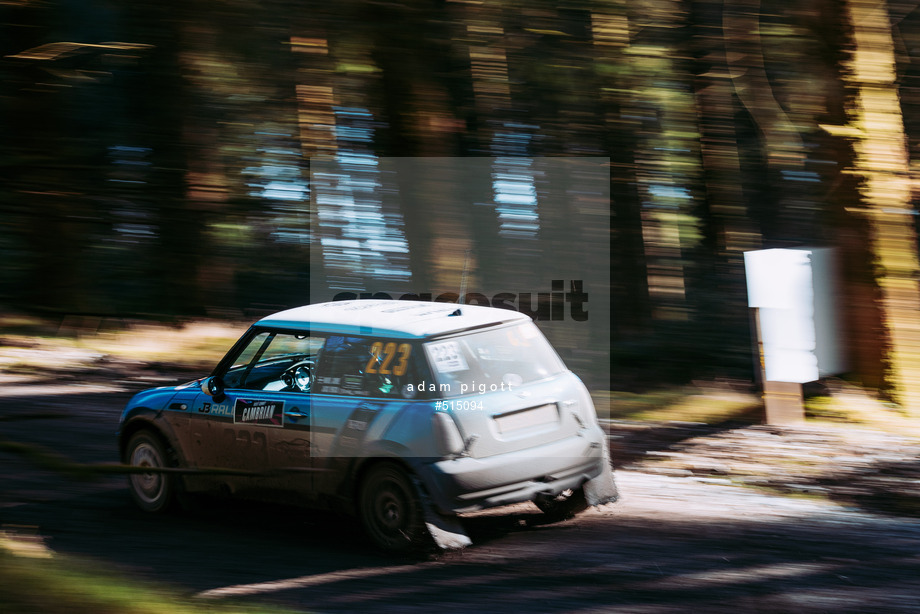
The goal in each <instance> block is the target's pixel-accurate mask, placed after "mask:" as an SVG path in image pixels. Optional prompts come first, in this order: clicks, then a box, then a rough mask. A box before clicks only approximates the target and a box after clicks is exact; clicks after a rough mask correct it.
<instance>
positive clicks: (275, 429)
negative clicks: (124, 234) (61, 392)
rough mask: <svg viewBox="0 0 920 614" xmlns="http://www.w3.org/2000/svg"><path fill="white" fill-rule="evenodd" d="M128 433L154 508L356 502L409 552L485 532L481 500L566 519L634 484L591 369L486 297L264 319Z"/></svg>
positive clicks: (377, 535)
mask: <svg viewBox="0 0 920 614" xmlns="http://www.w3.org/2000/svg"><path fill="white" fill-rule="evenodd" d="M118 440H119V447H120V453H121V458H122V459H123V462H124V463H125V464H126V465H133V466H134V467H135V469H134V472H132V473H130V474H129V480H128V481H129V487H130V491H131V494H132V496H133V498H134V500H135V502H136V503H137V505H139V506H140V507H141V508H142V509H144V510H147V511H150V512H160V511H163V510H165V509H167V508H168V507H170V506H171V504H172V503H173V502H174V501H175V500H176V499H177V496H178V495H183V496H184V495H186V494H189V493H196V492H210V493H223V494H233V495H238V496H243V497H251V498H258V499H262V500H270V501H279V502H285V503H296V504H301V505H306V506H312V507H319V508H327V509H340V510H345V511H347V512H350V513H352V514H354V515H356V516H358V517H359V518H360V520H361V522H362V524H363V526H364V528H365V530H366V532H367V534H368V535H369V536H370V538H371V539H372V540H373V541H374V542H375V543H376V544H377V545H379V546H380V547H382V548H385V549H387V550H393V551H400V550H407V549H410V548H414V547H416V546H418V545H419V544H422V543H425V542H428V543H431V541H432V538H434V542H435V543H437V544H438V545H440V546H442V547H445V548H446V547H459V546H464V545H467V544H469V538H468V537H467V536H466V535H465V534H464V533H463V530H462V526H461V525H460V523H458V522H457V521H456V518H457V516H458V515H459V514H463V513H465V512H471V511H476V510H481V509H484V508H489V507H495V506H501V505H507V504H512V503H519V502H523V501H533V502H534V503H535V504H536V505H537V506H538V507H539V508H540V509H541V510H543V512H544V513H545V514H546V515H547V516H548V519H550V520H558V519H563V518H567V517H570V516H572V515H573V514H575V513H577V512H579V511H581V510H583V509H585V508H586V507H588V506H589V505H599V504H602V503H608V502H612V501H614V500H616V497H617V493H616V486H615V483H614V480H613V474H612V471H611V468H610V461H609V456H608V452H607V440H606V437H605V434H604V432H603V431H602V430H601V428H600V427H599V425H598V422H597V417H596V414H595V410H594V406H593V404H592V402H591V397H590V396H589V394H588V391H587V390H586V389H585V387H584V385H583V384H582V382H581V380H580V379H579V378H578V377H577V376H576V375H575V374H573V373H572V372H571V371H569V370H568V369H567V368H566V366H565V365H564V364H563V362H562V360H561V359H560V358H559V356H558V355H557V354H556V352H555V351H554V350H553V348H552V346H551V345H550V344H549V342H548V341H547V340H546V338H545V337H544V336H543V334H542V333H541V332H540V330H539V329H538V328H537V326H536V325H535V324H534V323H533V322H532V321H531V320H530V318H529V317H527V316H526V315H523V314H520V313H517V312H515V311H510V310H507V309H495V308H490V307H480V306H473V305H456V304H446V303H425V302H415V301H397V300H352V301H339V302H331V303H322V304H317V305H309V306H305V307H299V308H295V309H290V310H287V311H282V312H280V313H276V314H274V315H271V316H268V317H265V318H263V319H261V320H259V321H258V322H256V323H255V324H253V325H252V326H251V327H250V328H249V330H248V331H247V332H246V333H245V334H244V335H243V336H242V337H241V338H240V340H239V341H238V342H237V343H236V344H235V345H234V346H233V347H232V348H231V349H230V350H229V352H228V353H227V355H226V356H225V357H224V358H223V360H221V361H220V362H219V363H218V364H217V366H216V367H215V369H214V371H213V372H212V373H211V375H210V376H209V377H206V378H203V379H201V380H197V381H194V382H189V383H187V384H183V385H180V386H175V387H163V388H154V389H152V390H147V391H144V392H141V393H139V394H137V395H135V396H134V398H132V399H131V400H130V401H129V403H128V405H127V407H126V408H125V410H124V412H123V414H122V416H121V421H120V428H119V432H118ZM137 468H142V469H145V471H141V470H139V469H137Z"/></svg>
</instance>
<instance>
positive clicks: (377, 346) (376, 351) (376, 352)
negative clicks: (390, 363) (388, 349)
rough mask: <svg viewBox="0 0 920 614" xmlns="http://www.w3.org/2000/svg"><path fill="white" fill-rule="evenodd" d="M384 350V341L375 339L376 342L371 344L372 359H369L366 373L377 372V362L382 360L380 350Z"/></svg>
mask: <svg viewBox="0 0 920 614" xmlns="http://www.w3.org/2000/svg"><path fill="white" fill-rule="evenodd" d="M382 351H383V342H382V341H374V344H373V345H372V346H371V359H370V360H368V361H367V366H366V367H364V372H365V373H377V364H378V363H379V362H380V352H382Z"/></svg>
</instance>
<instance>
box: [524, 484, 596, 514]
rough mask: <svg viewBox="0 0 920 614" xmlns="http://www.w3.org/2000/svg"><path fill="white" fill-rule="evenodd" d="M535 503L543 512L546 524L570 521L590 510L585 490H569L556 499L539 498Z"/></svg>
mask: <svg viewBox="0 0 920 614" xmlns="http://www.w3.org/2000/svg"><path fill="white" fill-rule="evenodd" d="M534 503H535V504H536V505H537V507H538V508H540V511H541V512H543V515H544V520H545V521H546V522H560V521H562V520H568V519H569V518H573V517H574V516H575V515H576V514H578V513H580V512H583V511H585V510H586V509H588V501H587V500H586V499H585V489H584V488H578V489H576V490H567V491H564V492H563V493H561V494H560V495H558V496H556V497H538V498H536V499H534Z"/></svg>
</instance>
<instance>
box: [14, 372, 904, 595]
mask: <svg viewBox="0 0 920 614" xmlns="http://www.w3.org/2000/svg"><path fill="white" fill-rule="evenodd" d="M148 383H149V382H148ZM164 383H165V382H164ZM140 385H141V384H138V383H136V382H130V381H126V382H121V383H119V384H116V385H115V386H114V387H113V386H111V385H103V384H102V383H99V382H97V383H94V384H91V385H90V384H87V383H86V382H83V383H74V382H59V383H58V384H56V385H54V386H52V385H51V384H50V383H49V382H44V383H40V384H37V383H35V382H26V381H18V382H16V381H7V382H6V385H5V386H3V387H2V388H0V438H2V440H3V442H16V443H18V444H27V445H28V446H35V447H40V448H41V449H42V450H45V451H50V452H52V453H53V454H56V455H59V456H60V457H61V458H63V459H67V460H73V461H76V462H79V463H100V462H114V461H116V460H117V459H116V453H115V441H114V432H115V427H116V424H117V417H118V414H119V412H120V410H121V408H122V406H123V405H124V403H125V401H126V400H127V398H128V397H129V396H130V395H131V394H132V392H133V391H134V390H136V389H137V388H138V387H139V386H140ZM145 385H146V384H145ZM608 428H609V430H610V435H611V449H612V452H613V456H614V459H615V460H614V462H615V464H616V466H617V472H616V475H617V480H618V484H619V486H620V490H621V493H622V498H621V500H620V501H619V502H618V503H616V504H614V505H608V506H604V507H602V508H598V509H594V510H590V511H589V512H587V513H585V514H584V515H582V516H580V517H578V518H577V519H575V520H571V521H567V522H564V523H560V524H555V525H546V524H543V523H541V515H540V514H539V513H538V512H537V510H536V508H534V507H532V506H530V505H529V504H522V505H518V506H513V507H510V508H502V509H498V510H489V511H486V512H481V513H478V514H471V515H469V516H467V517H466V518H465V519H464V524H465V525H466V528H467V531H468V532H469V533H470V535H471V536H472V538H473V542H474V545H473V546H472V547H470V548H467V549H465V550H462V551H458V552H450V553H445V554H440V555H435V556H432V557H430V558H428V559H426V560H394V559H392V558H388V557H386V556H384V555H381V554H379V553H377V552H375V551H374V550H373V549H372V548H371V547H370V546H369V545H368V542H367V540H366V539H365V538H364V537H363V535H362V534H361V532H360V530H359V529H358V525H357V523H356V522H355V521H353V520H352V519H349V518H341V517H334V516H329V515H324V514H317V513H312V512H307V511H302V510H292V509H287V508H279V507H273V506H263V505H259V504H250V503H233V502H220V503H218V504H217V505H212V506H208V507H206V508H205V509H203V510H200V511H196V512H194V513H187V514H177V515H171V516H149V515H145V514H143V513H141V512H139V511H138V510H136V509H135V508H134V507H133V506H132V505H131V503H130V500H129V497H128V494H127V489H126V488H125V486H124V479H123V478H121V477H118V476H113V477H106V478H103V479H96V480H89V481H79V480H77V479H75V476H73V475H68V474H61V473H58V472H56V471H53V470H50V469H48V468H45V469H43V468H41V466H38V465H36V463H35V460H34V458H32V457H30V456H28V455H26V454H23V453H22V451H21V449H19V448H15V449H14V448H13V447H6V448H2V449H0V463H2V467H3V470H2V472H0V524H3V525H4V526H6V527H11V526H16V527H29V530H31V531H33V532H34V533H35V534H36V535H38V536H40V538H41V540H42V541H43V543H45V544H46V545H47V546H48V547H49V548H51V549H52V550H55V551H60V552H67V553H71V554H77V555H81V556H88V557H91V558H93V559H96V560H101V561H104V562H105V563H107V564H110V565H113V566H115V567H117V568H119V569H121V570H123V571H125V572H128V573H130V574H133V575H137V576H138V577H142V578H147V579H153V580H156V581H159V582H166V583H169V584H171V585H174V586H178V587H180V589H181V590H183V591H185V592H187V593H188V594H189V595H198V596H199V597H200V598H201V599H202V600H208V599H217V600H219V599H225V598H228V597H240V596H242V597H245V598H246V599H249V600H254V601H256V602H258V603H281V604H284V605H287V606H290V607H293V608H296V609H302V610H305V611H306V610H309V611H318V612H366V611H370V610H373V611H375V612H431V611H438V612H473V611H475V612H480V613H481V612H509V611H527V612H530V613H533V612H637V613H638V612H641V613H650V612H655V613H658V612H733V613H734V612H738V611H743V612H829V611H834V612H869V611H871V612H917V611H920V520H918V519H917V517H916V507H915V502H916V501H917V488H918V484H920V482H918V474H917V468H918V465H920V460H918V450H917V446H916V442H915V440H912V439H911V438H909V437H906V436H899V435H892V434H884V433H876V432H870V431H859V430H855V429H852V428H841V429H835V428H831V427H822V428H817V427H813V426H806V427H801V428H794V429H793V428H785V429H776V428H772V427H764V426H751V425H721V426H708V425H698V424H686V423H664V424H636V423H624V422H621V423H610V424H609V425H608ZM46 467H47V465H46Z"/></svg>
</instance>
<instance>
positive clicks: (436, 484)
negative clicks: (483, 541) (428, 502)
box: [420, 429, 610, 514]
mask: <svg viewBox="0 0 920 614" xmlns="http://www.w3.org/2000/svg"><path fill="white" fill-rule="evenodd" d="M606 443H607V442H606V437H605V436H604V434H603V432H602V431H601V430H600V429H596V430H592V431H582V432H581V433H580V434H579V435H578V436H576V437H569V438H567V439H563V440H561V441H556V442H553V443H550V444H546V445H543V446H540V447H537V448H530V449H527V450H522V451H520V452H512V453H508V454H498V455H495V456H489V457H486V458H470V457H463V458H457V459H451V460H443V461H438V462H435V463H432V464H429V465H425V466H424V467H423V468H422V470H421V471H420V473H421V478H422V481H423V482H424V483H425V486H426V487H427V489H428V493H429V495H430V496H431V498H432V500H433V502H434V504H435V505H436V506H437V508H438V511H439V512H441V513H446V514H458V513H463V512H472V511H476V510H481V509H485V508H489V507H496V506H500V505H510V504H512V503H520V502H522V501H530V500H532V499H534V498H536V497H537V496H538V495H558V494H559V493H561V492H563V491H565V490H567V489H570V488H572V489H574V488H578V487H580V486H582V485H583V484H584V483H585V482H587V481H588V480H590V479H592V478H594V477H596V476H598V475H599V474H600V473H601V471H604V470H607V471H609V470H610V468H609V467H608V466H607V465H608V461H607V460H606V457H605V455H604V454H603V453H602V446H603V445H606Z"/></svg>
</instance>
